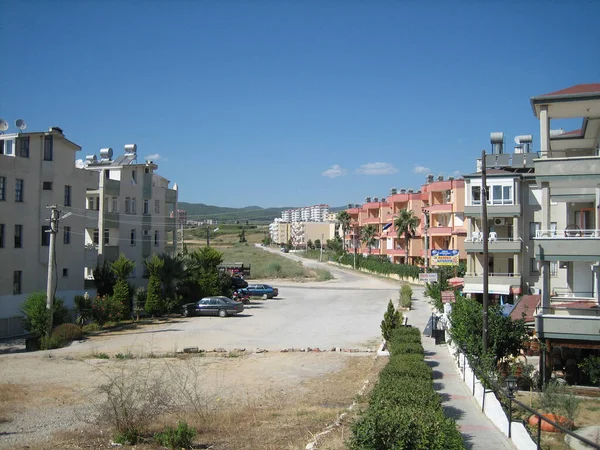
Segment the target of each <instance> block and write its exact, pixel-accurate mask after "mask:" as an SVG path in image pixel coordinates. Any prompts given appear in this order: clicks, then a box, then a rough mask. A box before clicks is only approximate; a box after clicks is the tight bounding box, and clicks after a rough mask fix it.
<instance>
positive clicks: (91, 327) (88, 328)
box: [81, 322, 102, 333]
mask: <svg viewBox="0 0 600 450" xmlns="http://www.w3.org/2000/svg"><path fill="white" fill-rule="evenodd" d="M101 329H102V327H101V326H100V325H98V324H97V323H96V322H92V323H88V324H86V325H84V326H83V327H82V328H81V330H82V331H83V332H84V333H93V332H95V331H100V330H101Z"/></svg>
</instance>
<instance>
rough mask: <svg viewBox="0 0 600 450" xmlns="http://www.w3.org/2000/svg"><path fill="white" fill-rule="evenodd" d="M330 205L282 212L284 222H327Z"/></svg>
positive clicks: (304, 207)
mask: <svg viewBox="0 0 600 450" xmlns="http://www.w3.org/2000/svg"><path fill="white" fill-rule="evenodd" d="M328 214H329V205H313V206H303V207H302V208H296V209H286V210H285V211H282V212H281V219H282V220H283V221H284V222H327V221H328Z"/></svg>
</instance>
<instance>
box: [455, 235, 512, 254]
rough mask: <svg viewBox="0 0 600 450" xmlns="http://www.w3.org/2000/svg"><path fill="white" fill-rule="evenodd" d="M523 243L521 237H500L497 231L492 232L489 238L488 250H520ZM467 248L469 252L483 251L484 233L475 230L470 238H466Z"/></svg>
mask: <svg viewBox="0 0 600 450" xmlns="http://www.w3.org/2000/svg"><path fill="white" fill-rule="evenodd" d="M522 245H523V242H522V240H521V238H509V237H498V236H497V234H496V233H495V232H491V233H490V236H489V238H488V250H489V251H490V252H496V253H502V252H504V253H514V252H520V251H521V247H522ZM465 250H466V251H467V252H482V251H483V233H480V232H473V234H471V237H470V238H467V239H465Z"/></svg>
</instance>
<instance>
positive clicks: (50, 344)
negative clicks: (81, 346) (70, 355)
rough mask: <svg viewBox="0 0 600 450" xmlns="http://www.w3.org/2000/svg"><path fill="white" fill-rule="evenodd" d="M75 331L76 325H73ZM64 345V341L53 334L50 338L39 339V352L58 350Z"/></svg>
mask: <svg viewBox="0 0 600 450" xmlns="http://www.w3.org/2000/svg"><path fill="white" fill-rule="evenodd" d="M75 327H76V328H77V329H79V328H78V327H77V325H75ZM64 345H65V341H64V340H63V339H61V338H60V337H59V336H55V335H54V334H53V335H51V336H42V337H41V338H40V349H41V350H52V349H54V348H60V347H63V346H64Z"/></svg>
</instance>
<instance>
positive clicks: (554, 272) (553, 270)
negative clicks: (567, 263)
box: [550, 261, 558, 277]
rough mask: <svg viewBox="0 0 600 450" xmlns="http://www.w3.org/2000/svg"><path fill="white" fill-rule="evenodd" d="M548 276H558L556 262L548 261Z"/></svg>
mask: <svg viewBox="0 0 600 450" xmlns="http://www.w3.org/2000/svg"><path fill="white" fill-rule="evenodd" d="M550 276H551V277H557V276H558V261H550Z"/></svg>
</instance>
